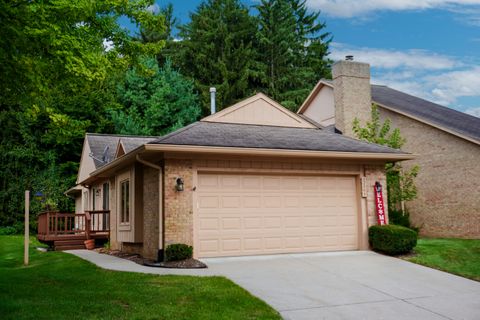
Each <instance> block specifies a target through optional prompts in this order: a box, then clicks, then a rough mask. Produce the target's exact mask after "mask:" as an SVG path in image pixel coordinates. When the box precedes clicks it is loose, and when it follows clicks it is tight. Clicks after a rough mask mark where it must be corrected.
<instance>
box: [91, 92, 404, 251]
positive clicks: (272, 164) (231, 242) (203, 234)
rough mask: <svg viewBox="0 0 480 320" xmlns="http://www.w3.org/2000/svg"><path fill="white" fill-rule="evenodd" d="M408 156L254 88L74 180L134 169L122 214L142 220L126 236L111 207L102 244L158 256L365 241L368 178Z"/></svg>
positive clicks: (354, 246) (369, 213)
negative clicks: (185, 249)
mask: <svg viewBox="0 0 480 320" xmlns="http://www.w3.org/2000/svg"><path fill="white" fill-rule="evenodd" d="M411 158H412V155H410V154H405V153H404V152H402V151H401V150H396V149H392V148H388V147H386V146H380V145H375V144H372V143H367V142H364V141H359V140H356V139H352V138H349V137H345V136H343V135H341V134H338V133H336V132H335V131H334V130H333V128H324V127H322V126H320V125H318V124H315V123H312V122H309V121H307V120H306V119H304V118H302V117H301V116H298V115H296V114H294V113H292V112H290V111H289V110H287V109H285V108H283V107H282V106H281V105H279V104H278V103H277V102H275V101H273V100H272V99H270V98H268V97H267V96H265V95H263V94H260V93H259V94H256V95H255V96H253V97H251V98H248V99H246V100H244V101H241V102H239V103H238V104H236V105H234V106H231V107H229V108H225V109H223V110H222V111H220V112H217V113H214V114H213V115H210V116H208V117H206V118H204V119H202V120H200V121H197V122H195V123H192V124H190V125H188V126H186V127H184V128H182V129H179V130H177V131H175V132H172V133H170V134H167V135H165V136H163V137H160V138H158V139H155V140H153V141H150V142H148V143H146V144H144V145H143V146H141V147H139V148H137V149H135V150H133V151H131V152H127V153H126V154H122V155H119V156H118V158H117V159H115V160H114V161H112V162H110V163H109V164H107V165H105V166H104V167H102V168H101V169H99V170H97V171H96V172H95V173H94V175H93V176H92V177H91V178H89V179H87V180H85V181H84V183H88V184H93V182H94V181H95V179H100V178H101V179H105V178H116V179H118V178H120V177H119V174H120V172H123V171H125V170H127V169H128V168H130V170H133V169H134V170H135V172H137V169H138V172H139V175H140V173H141V175H140V177H141V179H138V180H136V181H137V182H136V186H138V188H137V187H136V188H135V189H132V191H133V197H132V198H133V200H132V208H131V215H132V216H135V217H139V216H142V215H143V218H142V220H143V223H141V221H139V222H138V223H135V226H136V227H135V230H133V228H132V229H131V230H130V232H132V233H133V232H135V235H137V234H138V237H135V238H134V239H133V243H131V241H132V240H128V241H127V240H125V238H122V237H121V236H122V232H124V231H123V230H121V229H122V227H123V225H121V224H120V221H121V219H120V218H121V217H120V215H119V211H118V210H116V208H112V221H113V222H112V223H111V230H112V232H111V243H112V244H113V246H114V247H115V248H120V249H123V250H129V251H132V252H135V251H139V250H140V249H139V248H141V249H142V252H143V253H142V254H145V253H144V252H148V255H149V256H155V254H156V252H155V249H157V248H158V253H159V256H161V255H162V254H163V251H164V249H165V248H166V247H167V246H169V245H171V244H177V243H182V244H187V245H191V246H193V256H194V257H195V258H206V257H228V256H247V255H262V254H279V253H303V252H320V251H339V250H365V249H368V235H367V233H368V226H370V225H373V224H375V223H376V219H375V209H374V208H375V203H374V201H375V200H374V192H373V191H374V190H373V187H374V185H375V183H376V182H380V183H381V184H382V185H385V184H386V181H385V180H386V178H385V163H387V162H395V161H401V160H404V159H411ZM132 168H133V169H132ZM147 168H148V170H147ZM122 170H123V171H122ZM142 172H143V173H142ZM113 186H115V184H113ZM117 193H118V192H115V191H114V190H112V192H111V193H110V194H111V195H113V196H114V195H115V194H117ZM142 195H143V196H142ZM383 196H384V198H385V202H386V201H387V199H386V196H387V195H386V194H385V193H384V194H383ZM138 199H140V201H138ZM117 202H118V201H117ZM110 203H111V204H115V203H116V201H113V200H112V201H111V202H110ZM155 212H158V215H156V214H155Z"/></svg>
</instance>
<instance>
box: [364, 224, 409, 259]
mask: <svg viewBox="0 0 480 320" xmlns="http://www.w3.org/2000/svg"><path fill="white" fill-rule="evenodd" d="M368 239H369V242H370V246H371V247H372V249H373V250H375V251H379V252H382V253H385V254H388V255H398V254H404V253H408V252H410V251H411V250H412V249H413V248H414V247H415V246H416V245H417V233H416V232H415V231H414V230H412V229H409V228H406V227H402V226H397V225H393V224H390V225H383V226H371V227H370V228H369V229H368Z"/></svg>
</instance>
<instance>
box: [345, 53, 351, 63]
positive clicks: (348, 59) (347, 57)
mask: <svg viewBox="0 0 480 320" xmlns="http://www.w3.org/2000/svg"><path fill="white" fill-rule="evenodd" d="M345 60H347V61H353V55H351V54H349V55H347V56H345Z"/></svg>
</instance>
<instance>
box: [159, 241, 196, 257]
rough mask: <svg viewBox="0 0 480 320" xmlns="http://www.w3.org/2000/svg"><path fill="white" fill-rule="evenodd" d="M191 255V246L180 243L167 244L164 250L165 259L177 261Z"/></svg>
mask: <svg viewBox="0 0 480 320" xmlns="http://www.w3.org/2000/svg"><path fill="white" fill-rule="evenodd" d="M192 256H193V247H191V246H187V245H186V244H182V243H175V244H171V245H169V246H167V249H166V250H165V260H166V261H179V260H186V259H190V258H191V257H192Z"/></svg>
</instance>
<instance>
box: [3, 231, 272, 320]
mask: <svg viewBox="0 0 480 320" xmlns="http://www.w3.org/2000/svg"><path fill="white" fill-rule="evenodd" d="M22 244H23V237H21V236H0V315H1V316H0V318H1V319H3V320H4V319H280V316H279V315H278V313H277V312H276V311H274V310H273V309H272V308H271V307H269V306H268V305H267V304H266V303H264V302H263V301H261V300H259V299H257V298H255V297H253V296H252V295H251V294H249V293H248V292H247V291H245V290H244V289H242V288H240V287H239V286H237V285H236V284H234V283H233V282H231V281H229V280H228V279H226V278H223V277H188V276H155V275H145V274H139V273H128V272H115V271H107V270H103V269H100V268H98V267H96V266H95V265H93V264H91V263H89V262H86V261H84V260H82V259H80V258H77V257H75V256H73V255H70V254H67V253H63V252H46V253H43V252H39V251H37V250H35V249H34V246H35V245H38V243H37V242H36V241H32V243H31V246H30V252H31V255H30V265H29V266H28V267H24V266H23V246H22Z"/></svg>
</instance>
